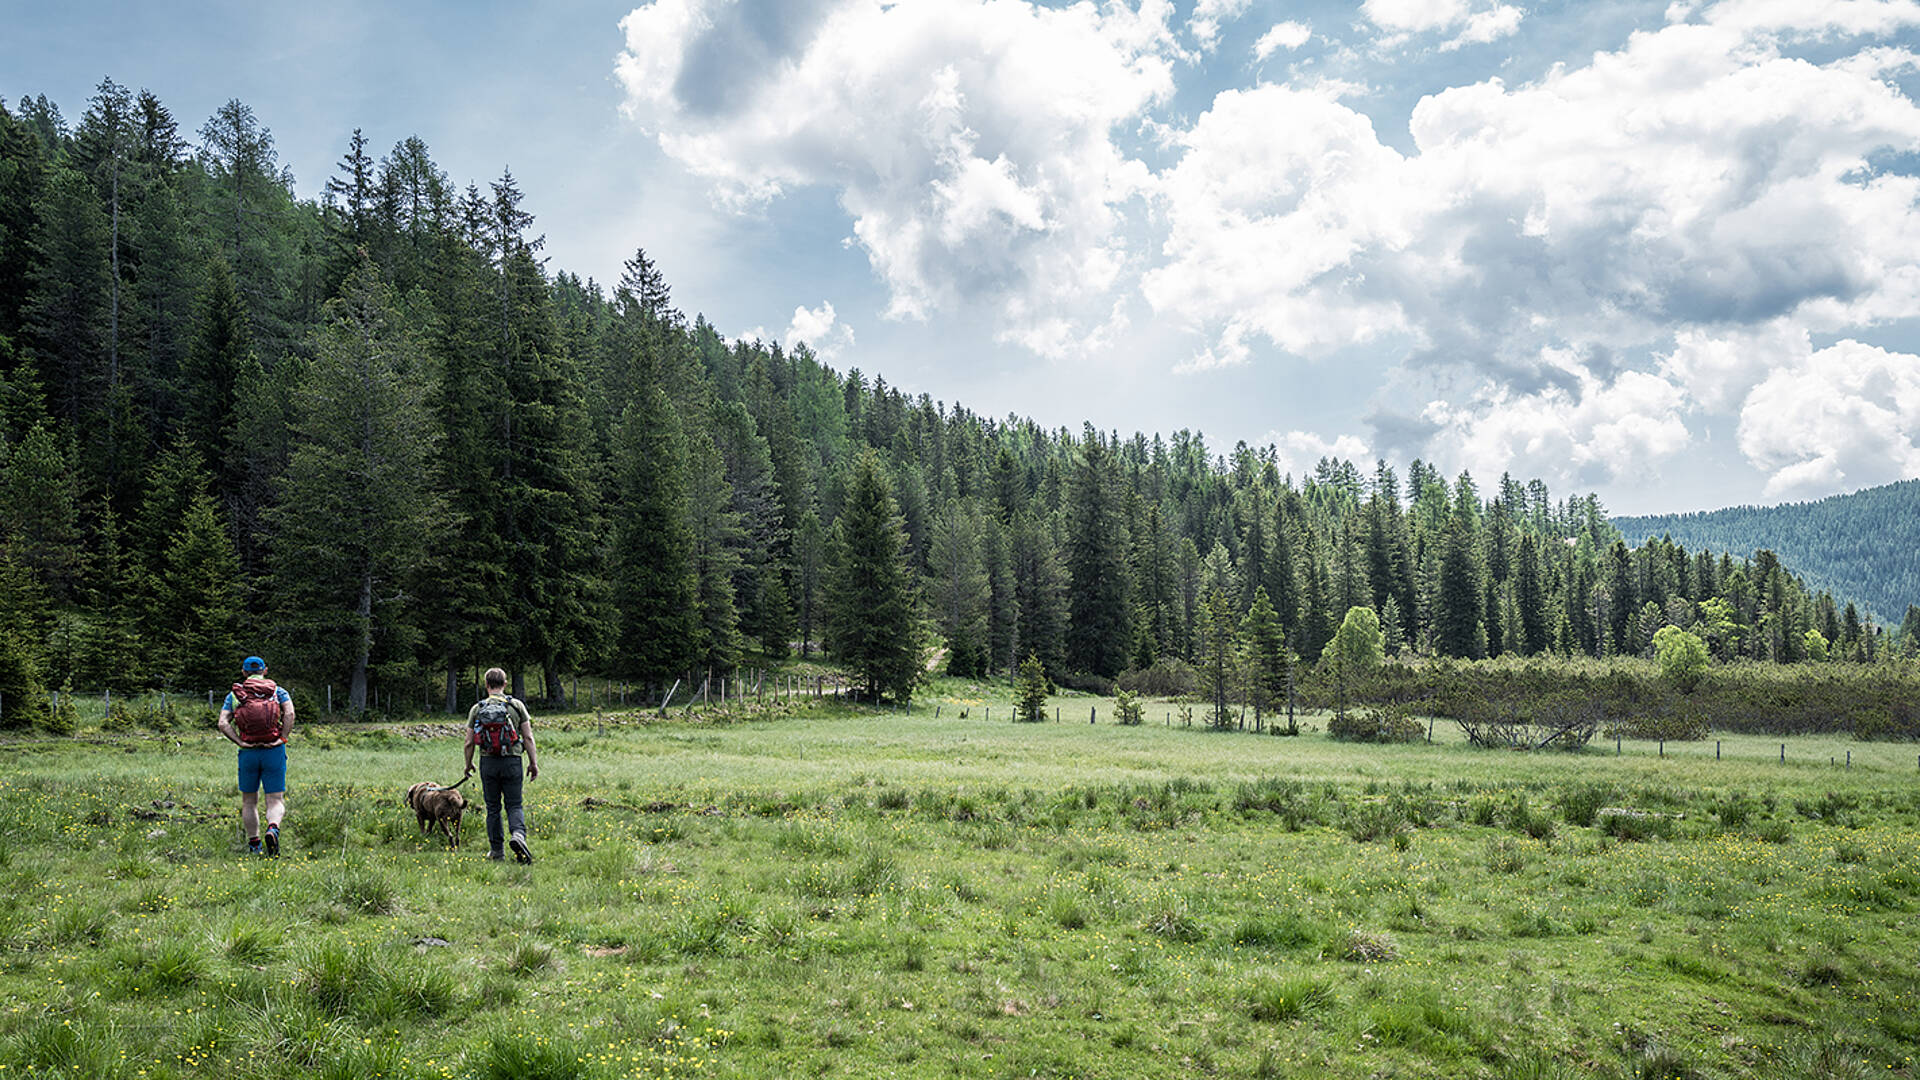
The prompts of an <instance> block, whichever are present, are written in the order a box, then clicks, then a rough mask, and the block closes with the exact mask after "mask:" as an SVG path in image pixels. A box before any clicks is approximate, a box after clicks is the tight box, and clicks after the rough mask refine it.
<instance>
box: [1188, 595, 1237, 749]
mask: <svg viewBox="0 0 1920 1080" xmlns="http://www.w3.org/2000/svg"><path fill="white" fill-rule="evenodd" d="M1199 639H1200V640H1199V655H1198V656H1197V658H1196V661H1197V662H1196V664H1195V674H1197V675H1198V676H1199V683H1200V685H1199V687H1198V690H1199V692H1200V694H1201V696H1203V697H1204V698H1206V699H1207V701H1209V702H1211V703H1212V705H1213V711H1212V713H1211V715H1210V716H1209V718H1208V724H1209V726H1210V727H1212V728H1213V729H1215V730H1216V731H1224V730H1226V729H1228V728H1231V727H1232V726H1233V712H1232V710H1231V708H1229V705H1228V701H1229V699H1230V698H1231V697H1232V695H1233V691H1234V689H1235V687H1236V686H1237V685H1238V683H1239V675H1240V671H1239V666H1240V626H1239V618H1238V616H1236V614H1235V613H1234V609H1233V595H1232V593H1230V592H1228V591H1227V590H1226V589H1223V588H1214V589H1211V590H1209V591H1208V592H1207V594H1206V598H1205V599H1204V600H1202V601H1201V602H1200V626H1199Z"/></svg>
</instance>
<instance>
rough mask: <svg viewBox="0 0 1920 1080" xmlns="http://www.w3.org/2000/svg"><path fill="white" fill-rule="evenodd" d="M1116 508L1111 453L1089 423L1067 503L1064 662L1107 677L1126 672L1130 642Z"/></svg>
mask: <svg viewBox="0 0 1920 1080" xmlns="http://www.w3.org/2000/svg"><path fill="white" fill-rule="evenodd" d="M1119 510H1120V508H1119V506H1118V501H1117V499H1116V498H1115V491H1114V481H1113V476H1112V455H1111V454H1110V453H1109V451H1108V449H1107V444H1106V439H1105V437H1104V436H1103V435H1101V434H1100V433H1099V432H1098V431H1095V430H1093V428H1092V426H1091V425H1089V426H1088V428H1087V430H1086V437H1085V439H1084V440H1083V441H1082V443H1081V455H1080V460H1079V462H1078V465H1077V467H1076V468H1075V470H1074V482H1073V492H1072V498H1071V499H1070V500H1069V502H1068V505H1067V521H1066V545H1065V546H1066V555H1067V573H1068V574H1069V575H1070V577H1071V579H1072V581H1073V587H1072V591H1071V593H1070V594H1069V602H1070V604H1071V612H1072V617H1071V619H1070V621H1069V622H1068V626H1067V663H1068V665H1069V666H1071V667H1072V668H1074V669H1075V670H1077V671H1086V672H1091V673H1092V674H1095V675H1101V676H1105V677H1108V678H1111V677H1112V676H1115V675H1118V674H1119V673H1120V672H1121V671H1122V670H1124V669H1125V668H1126V666H1127V658H1128V654H1129V652H1130V650H1129V648H1128V645H1129V643H1130V642H1131V640H1132V627H1131V626H1130V625H1129V623H1128V611H1127V591H1128V577H1129V575H1128V573H1127V564H1126V550H1127V546H1126V538H1125V537H1124V536H1123V535H1122V531H1123V530H1122V527H1121V524H1120V512H1119Z"/></svg>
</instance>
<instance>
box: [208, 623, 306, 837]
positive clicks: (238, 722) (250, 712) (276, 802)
mask: <svg viewBox="0 0 1920 1080" xmlns="http://www.w3.org/2000/svg"><path fill="white" fill-rule="evenodd" d="M240 671H241V673H242V674H243V675H244V676H245V678H243V679H242V680H241V681H239V682H237V683H234V684H233V690H232V692H231V693H229V694H228V695H227V700H226V701H225V702H223V703H222V704H221V706H220V716H219V718H218V719H216V720H215V721H214V726H215V727H217V728H219V729H220V734H222V735H225V736H226V737H227V738H228V740H230V741H231V742H232V743H233V744H234V745H235V746H238V747H239V748H240V824H241V825H242V826H244V827H245V828H246V830H247V854H249V855H266V856H268V857H269V858H271V857H273V856H277V855H279V854H280V822H281V819H283V818H284V817H285V816H286V813H287V736H288V735H291V734H292V733H293V698H292V697H290V696H289V695H288V694H287V691H286V689H285V688H283V687H280V686H276V685H275V684H274V682H273V680H272V679H269V678H267V662H266V661H265V660H262V659H260V658H259V657H257V656H249V657H247V658H246V659H245V660H243V661H241V663H240ZM262 788H265V789H266V792H267V805H266V811H267V829H266V832H265V833H262V832H261V831H260V789H262Z"/></svg>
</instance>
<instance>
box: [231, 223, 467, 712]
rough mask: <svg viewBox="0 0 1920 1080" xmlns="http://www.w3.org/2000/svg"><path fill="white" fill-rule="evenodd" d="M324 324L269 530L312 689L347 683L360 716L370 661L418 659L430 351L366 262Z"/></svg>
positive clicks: (429, 506)
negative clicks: (324, 681) (317, 681)
mask: <svg viewBox="0 0 1920 1080" xmlns="http://www.w3.org/2000/svg"><path fill="white" fill-rule="evenodd" d="M326 311H327V323H326V325H325V326H324V327H323V328H322V329H321V330H320V331H319V332H318V333H317V334H316V335H315V337H314V341H313V353H314V355H313V360H312V361H311V363H309V364H308V365H307V367H306V371H305V374H304V377H303V379H302V380H301V382H300V384H299V385H298V386H297V387H296V388H295V389H294V392H293V395H292V405H293V410H292V412H293V415H294V417H295V432H294V440H295V441H294V447H293V452H292V457H291V460H290V461H289V463H288V466H287V470H286V473H285V475H284V476H283V478H282V481H281V498H280V500H279V503H278V506H277V507H275V508H274V510H273V511H272V512H271V513H270V514H269V515H268V516H267V521H268V525H269V533H270V537H271V545H272V547H271V553H272V560H271V562H272V568H273V592H274V595H275V599H276V602H277V603H278V604H279V605H280V606H281V610H282V612H283V616H282V618H283V620H284V625H285V626H287V627H289V628H290V629H291V630H292V636H294V638H295V640H294V641H293V642H289V644H292V645H294V646H295V647H296V650H297V651H296V654H295V655H296V656H297V657H299V658H300V659H302V660H303V661H304V662H305V663H306V665H307V666H308V668H309V671H308V675H309V677H313V678H328V679H331V678H336V677H337V678H339V679H341V680H342V681H343V682H344V683H345V684H346V686H347V704H348V707H349V708H351V709H352V710H353V711H354V712H356V713H359V712H364V711H365V710H366V708H367V687H368V677H369V670H370V669H369V665H370V664H371V663H372V662H373V661H374V660H375V659H376V656H377V655H383V656H384V657H385V658H387V659H389V660H392V661H395V662H405V661H410V660H411V659H412V656H413V647H414V643H415V642H416V641H417V640H418V639H419V636H420V632H421V627H420V626H419V624H418V622H417V620H416V617H415V604H414V595H413V594H414V590H415V588H416V585H417V583H418V574H419V572H420V571H421V569H422V567H423V565H424V563H425V560H426V555H427V547H426V538H427V536H428V535H429V533H430V532H431V530H432V529H433V527H434V525H435V524H436V522H437V520H438V518H439V516H440V514H441V506H440V502H439V499H438V497H437V493H435V492H434V491H433V490H432V488H431V487H430V486H429V482H430V478H431V468H430V465H431V462H432V459H433V452H434V451H433V442H434V435H435V433H434V431H433V427H432V422H431V414H430V412H429V409H428V400H427V381H426V379H425V378H423V372H422V370H421V368H422V363H423V359H424V350H423V348H422V346H421V345H420V343H419V341H418V339H417V338H416V336H415V335H414V334H413V333H412V331H411V329H410V328H409V327H407V326H406V325H405V323H404V322H403V320H402V319H401V316H400V315H399V313H398V312H397V311H396V310H395V309H394V306H393V297H392V294H391V293H390V292H389V291H388V289H387V287H386V285H385V283H384V282H382V281H381V279H380V276H379V271H378V270H377V269H376V268H375V267H374V266H373V264H372V263H371V262H369V261H367V260H365V259H364V258H363V259H362V260H361V261H360V263H359V264H358V266H356V268H355V269H354V270H353V271H352V272H351V273H350V274H349V275H348V276H347V279H346V280H345V282H343V283H342V285H341V291H340V295H339V296H338V297H336V298H335V299H333V300H331V301H329V302H328V303H327V307H326ZM376 650H378V653H376Z"/></svg>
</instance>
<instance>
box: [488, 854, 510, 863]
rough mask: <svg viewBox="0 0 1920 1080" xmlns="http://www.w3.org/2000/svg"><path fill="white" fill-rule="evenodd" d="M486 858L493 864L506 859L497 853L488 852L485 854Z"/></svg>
mask: <svg viewBox="0 0 1920 1080" xmlns="http://www.w3.org/2000/svg"><path fill="white" fill-rule="evenodd" d="M487 858H489V859H491V860H493V861H494V862H499V861H500V860H502V859H504V858H506V856H505V855H502V854H500V853H499V852H497V851H489V852H487Z"/></svg>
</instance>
